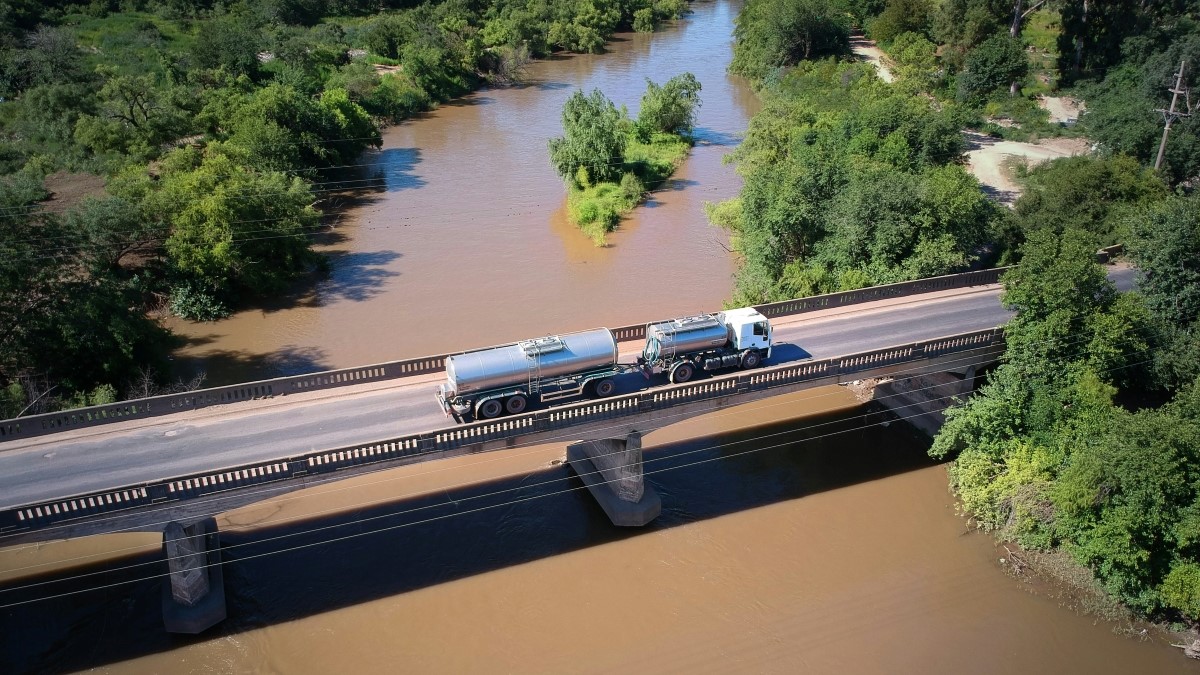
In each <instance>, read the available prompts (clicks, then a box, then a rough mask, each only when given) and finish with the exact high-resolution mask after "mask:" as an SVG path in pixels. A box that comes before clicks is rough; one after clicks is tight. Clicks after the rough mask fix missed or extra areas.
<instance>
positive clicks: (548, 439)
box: [0, 346, 990, 551]
mask: <svg viewBox="0 0 1200 675" xmlns="http://www.w3.org/2000/svg"><path fill="white" fill-rule="evenodd" d="M989 348H990V346H983V347H977V348H973V349H971V350H967V351H980V350H983V349H989ZM971 358H972V357H970V356H967V355H965V354H964V355H963V356H962V357H961V358H956V359H952V360H950V361H948V362H947V363H948V364H953V363H956V362H966V361H968V360H970V359H971ZM779 365H782V364H779ZM971 365H979V364H977V363H959V364H958V365H947V368H945V369H943V370H942V371H937V372H949V371H951V370H954V369H956V368H965V367H969V366H971ZM922 370H923V369H922V367H920V366H917V367H914V368H911V369H904V370H899V371H895V372H894V373H893V375H899V376H903V375H906V374H913V373H920V372H922ZM832 395H833V394H832V393H825V394H819V395H816V396H812V397H809V398H808V399H805V400H815V399H817V398H823V397H826V396H832ZM775 405H784V404H782V403H780V404H774V403H772V404H767V405H763V406H758V407H754V408H750V409H752V410H759V409H766V408H770V407H773V406H775ZM664 413H665V414H664V417H665V418H667V419H669V418H672V417H688V416H690V415H691V413H686V412H672V411H670V410H669V409H668V410H667V411H664ZM732 414H736V413H717V414H716V416H718V417H723V416H726V415H732ZM623 426H624V423H623V422H619V421H617V422H615V423H614V424H612V425H610V426H608V427H604V426H601V427H598V428H597V429H595V431H598V432H602V431H604V430H605V429H618V428H621V427H623ZM451 429H453V427H451ZM573 438H574V435H573V432H571V431H570V430H564V431H563V432H561V433H560V434H558V435H550V436H544V437H541V438H539V439H538V440H536V441H530V442H527V443H523V444H518V445H515V446H513V447H512V448H507V449H510V450H511V449H517V448H521V447H529V446H538V445H544V444H546V443H553V442H557V441H566V440H572V439H573ZM377 442H380V443H382V442H386V439H385V440H380V441H377ZM366 444H368V445H369V444H371V442H368V443H366ZM360 445H361V444H360ZM337 449H338V448H330V451H336V450H337ZM441 452H442V451H439V450H434V451H429V452H425V453H418V454H416V455H411V456H410V458H415V457H421V456H425V455H436V454H439V453H441ZM509 456H510V457H511V456H512V455H509ZM516 456H521V455H519V454H518V455H516ZM263 461H270V460H263ZM427 473H433V472H427ZM421 475H425V474H421ZM341 478H343V477H341V476H331V479H332V480H340V479H341ZM271 487H272V486H271V485H270V484H267V485H263V486H262V488H263V489H262V490H261V491H258V493H259V494H265V493H268V492H272V491H277V490H272V489H270V488H271ZM237 489H239V488H231V489H229V490H222V491H217V492H214V493H211V494H212V495H216V494H221V492H226V491H233V490H237ZM240 489H242V490H244V489H245V488H240ZM243 494H248V495H251V496H253V495H254V494H256V491H254V490H251V491H249V492H244V493H243ZM206 496H211V495H206ZM279 501H283V500H279ZM172 508H174V505H167V506H164V507H163V508H162V509H161V510H163V511H169V510H171V509H172ZM153 511H154V510H149V511H145V512H143V513H153ZM216 513H220V511H218V512H216ZM207 515H215V513H211V514H207ZM122 517H123V516H122V515H121V514H116V515H112V516H103V517H99V518H96V519H93V520H91V522H93V523H103V522H105V521H108V520H117V519H120V518H122ZM167 522H170V521H169V520H164V521H158V522H154V523H149V524H143V525H141V526H140V527H146V526H147V525H165V524H166V523H167ZM68 527H71V525H70V524H63V525H54V526H49V527H47V528H43V531H45V532H52V531H54V530H55V529H65V528H68ZM128 529H136V528H128ZM121 531H125V530H124V529H117V530H114V532H121ZM8 536H10V535H0V543H2V542H3V540H4V539H5V538H6V537H8ZM31 546H36V545H31ZM21 548H23V547H19V546H18V547H14V548H10V549H8V550H9V551H14V550H20V549H21Z"/></svg>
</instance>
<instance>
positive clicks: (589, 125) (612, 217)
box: [550, 73, 701, 246]
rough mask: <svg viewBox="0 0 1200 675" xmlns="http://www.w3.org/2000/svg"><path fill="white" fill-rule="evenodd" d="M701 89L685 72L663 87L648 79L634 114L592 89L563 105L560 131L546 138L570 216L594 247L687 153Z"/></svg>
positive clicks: (690, 143)
mask: <svg viewBox="0 0 1200 675" xmlns="http://www.w3.org/2000/svg"><path fill="white" fill-rule="evenodd" d="M700 88H701V85H700V82H699V81H697V80H696V77H695V76H694V75H692V74H691V73H684V74H682V75H676V76H675V77H673V78H671V79H670V80H668V81H667V82H666V84H664V85H661V86H660V85H658V84H656V83H654V82H653V81H650V80H649V79H647V81H646V93H645V94H643V95H642V100H641V106H640V110H639V112H638V116H637V119H636V120H635V119H630V117H629V113H628V111H626V110H625V109H624V107H622V109H621V110H618V109H617V107H616V105H615V104H613V102H612V101H610V100H609V99H608V98H607V97H606V96H605V95H604V93H603V92H601V91H600V90H598V89H597V90H594V91H592V93H591V94H587V95H585V94H584V93H583V92H582V91H578V92H575V94H573V95H572V96H571V98H569V99H567V102H566V103H565V104H564V105H563V113H562V121H563V132H564V135H563V136H561V137H559V138H553V139H551V140H550V162H551V164H553V165H554V170H555V171H557V172H558V174H559V176H561V177H562V178H563V180H564V181H566V184H567V211H568V214H569V215H570V218H571V221H572V222H573V223H575V224H576V225H578V226H579V227H580V229H582V230H583V231H584V232H585V233H586V234H587V235H588V236H589V237H591V238H592V241H594V242H595V243H596V245H597V246H600V245H603V244H604V242H605V235H606V234H607V233H609V232H612V231H613V230H614V229H616V227H617V224H618V223H619V222H620V219H621V215H622V214H624V213H626V212H628V211H630V210H631V209H633V207H635V206H637V205H638V203H640V202H641V201H642V200H643V199H644V198H645V196H646V192H647V191H648V190H652V189H654V188H656V187H658V186H659V185H661V184H662V183H663V181H665V180H666V179H667V178H669V177H670V175H671V174H672V173H674V171H675V169H677V168H678V167H679V164H680V163H681V162H682V161H683V160H684V158H686V157H687V153H688V150H689V149H691V147H692V138H691V131H692V127H693V126H694V124H695V119H696V110H697V109H698V108H699V107H700Z"/></svg>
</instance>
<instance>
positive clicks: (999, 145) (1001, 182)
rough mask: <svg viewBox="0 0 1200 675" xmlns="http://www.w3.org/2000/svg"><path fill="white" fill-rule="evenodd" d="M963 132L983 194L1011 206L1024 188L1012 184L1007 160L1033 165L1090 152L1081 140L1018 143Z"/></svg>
mask: <svg viewBox="0 0 1200 675" xmlns="http://www.w3.org/2000/svg"><path fill="white" fill-rule="evenodd" d="M963 133H964V135H965V136H966V137H967V148H968V150H967V163H968V170H969V171H970V172H971V174H972V175H974V176H975V178H977V179H978V180H979V183H980V185H981V186H982V187H983V192H984V194H986V195H987V196H988V197H989V198H991V199H993V200H995V201H997V202H999V203H1001V204H1004V205H1005V206H1010V207H1011V206H1012V205H1013V202H1015V201H1016V200H1017V198H1018V197H1020V196H1021V186H1019V185H1017V184H1016V183H1015V182H1013V180H1012V178H1011V177H1010V176H1009V174H1008V171H1006V170H1005V168H1004V166H1003V163H1004V160H1005V159H1006V158H1008V157H1014V156H1015V157H1025V158H1026V159H1027V160H1028V161H1029V163H1030V164H1037V163H1039V162H1044V161H1046V160H1048V159H1055V158H1057V157H1070V156H1072V155H1082V154H1084V153H1086V152H1087V151H1088V142H1087V140H1085V139H1082V138H1047V139H1045V140H1042V141H1038V142H1037V143H1018V142H1016V141H1004V140H1000V139H998V138H992V137H991V136H988V135H986V134H981V133H977V132H974V131H966V132H963Z"/></svg>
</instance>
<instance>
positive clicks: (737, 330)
mask: <svg viewBox="0 0 1200 675" xmlns="http://www.w3.org/2000/svg"><path fill="white" fill-rule="evenodd" d="M771 345H772V341H771V323H770V321H768V320H767V318H766V317H765V316H763V315H762V314H760V313H759V312H758V311H757V310H755V309H754V308H753V307H747V308H743V309H733V310H728V311H725V312H718V313H716V314H701V315H699V316H689V317H683V318H679V319H671V320H670V321H663V322H659V323H651V324H649V325H647V326H646V344H645V347H644V348H643V349H642V355H641V356H640V357H639V358H638V360H637V364H626V365H622V364H619V363H617V340H616V338H615V337H613V334H612V331H610V330H608V329H607V328H596V329H594V330H587V331H581V332H578V333H567V334H564V335H551V336H548V337H543V338H537V339H535V340H525V341H522V342H518V343H516V344H513V345H505V346H502V347H493V348H490V349H481V350H478V351H473V352H465V353H463V354H456V355H454V356H450V357H447V358H446V382H445V383H444V384H442V385H441V386H440V387H438V391H437V399H438V403H439V404H440V405H441V406H442V410H443V411H444V412H445V413H446V414H447V415H453V416H454V417H455V419H457V420H458V421H460V422H461V421H464V417H465V416H466V415H473V416H474V418H475V419H477V420H481V419H491V418H493V417H498V416H500V415H501V414H503V413H508V414H512V415H516V414H518V413H521V412H524V411H525V409H526V408H528V407H529V405H530V404H531V403H534V402H542V403H548V402H552V401H558V400H562V399H568V398H574V397H578V396H582V395H584V394H591V395H594V396H595V397H597V398H604V397H606V396H611V395H613V394H614V393H616V390H617V384H616V382H615V381H614V380H613V378H614V377H615V376H617V375H620V374H622V373H626V372H631V371H641V372H642V373H643V374H644V375H645V376H646V377H647V378H649V377H650V376H651V375H654V374H658V373H667V375H668V379H669V380H670V381H671V382H673V383H676V384H678V383H682V382H687V381H688V380H690V379H692V377H693V376H694V375H695V373H696V371H698V370H720V369H723V368H733V367H740V368H756V367H758V366H759V365H760V364H762V362H763V361H765V360H766V359H767V358H770V356H771Z"/></svg>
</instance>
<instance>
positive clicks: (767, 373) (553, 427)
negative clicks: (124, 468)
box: [0, 328, 1004, 545]
mask: <svg viewBox="0 0 1200 675" xmlns="http://www.w3.org/2000/svg"><path fill="white" fill-rule="evenodd" d="M1003 351H1004V342H1003V335H1002V332H1001V330H1000V329H999V328H993V329H987V330H982V331H975V332H970V333H963V334H959V335H952V336H947V337H943V338H937V339H932V340H924V341H921V342H916V343H911V344H905V345H897V346H893V347H887V348H884V349H876V350H871V351H868V352H862V353H858V354H850V355H845V356H838V357H833V358H828V359H822V360H810V361H804V362H791V363H785V364H781V365H777V366H772V367H768V368H763V369H758V370H752V371H742V372H739V373H734V374H730V375H725V376H721V377H714V378H711V379H705V380H701V381H698V382H691V383H686V384H679V385H673V386H669V387H659V388H654V389H649V390H645V391H640V392H636V393H631V394H627V395H624V396H616V397H613V398H608V399H603V400H597V401H586V402H581V403H575V404H571V405H564V406H560V407H555V408H551V409H548V410H540V411H536V412H531V413H526V414H523V415H516V416H512V417H506V418H500V419H497V420H489V421H483V422H475V423H471V424H465V425H461V426H458V427H453V428H449V429H442V430H438V431H431V432H425V433H419V434H412V435H408V436H401V437H395V438H387V439H381V440H376V441H372V442H367V443H360V444H355V445H351V446H346V447H341V448H335V449H329V450H320V451H315V452H310V453H306V454H304V455H300V456H293V457H287V458H282V459H275V460H271V461H265V462H257V463H253V464H244V465H239V466H233V467H227V468H222V469H218V470H212V471H207V472H204V473H198V474H191V475H186V476H177V477H172V478H167V479H163V480H157V481H151V482H145V483H139V484H136V485H129V486H124V487H121V488H113V489H109V490H104V491H101V492H93V493H88V494H82V495H74V496H70V497H65V498H59V499H55V500H54V501H52V502H45V503H39V504H27V505H22V506H19V507H16V508H10V509H7V510H5V511H0V538H2V542H3V543H4V544H6V545H7V544H16V543H27V542H34V541H47V540H52V539H64V538H70V537H78V536H87V535H94V534H102V533H109V532H117V531H130V530H144V531H162V530H163V529H164V528H165V526H166V524H167V523H168V522H170V521H182V522H187V521H191V520H200V519H203V518H205V517H208V516H211V515H213V514H215V513H221V512H223V511H227V510H231V509H234V508H238V507H242V506H245V505H247V504H251V503H254V502H259V501H263V500H265V499H270V498H272V497H276V496H278V495H281V494H285V493H288V492H292V491H295V490H300V489H304V488H307V487H312V486H315V485H321V484H325V483H328V482H331V481H336V480H341V479H343V478H349V477H351V476H357V475H361V474H365V473H370V472H374V471H380V470H384V469H389V468H393V467H397V466H401V465H405V464H412V463H416V462H426V461H431V460H436V459H442V458H446V457H452V456H456V455H463V454H470V453H478V452H487V451H491V450H498V449H504V448H511V447H515V446H519V445H530V444H536V443H550V442H563V443H568V442H574V441H586V440H595V439H610V438H623V437H625V436H627V435H629V434H631V433H641V434H645V433H647V432H650V431H653V430H655V429H659V428H662V427H664V426H668V425H670V424H673V423H675V422H677V421H680V420H683V419H686V418H688V417H691V416H694V415H700V414H704V413H709V412H714V411H718V410H723V409H726V408H730V407H733V406H738V405H742V404H746V403H751V402H754V401H758V400H761V399H765V398H769V397H773V396H778V395H781V394H788V393H792V392H796V391H800V390H804V389H811V388H815V387H824V386H831V385H839V384H845V383H847V382H851V381H855V380H863V379H871V378H884V377H894V378H906V377H913V376H918V375H922V374H927V373H934V372H965V371H967V370H968V369H970V368H971V367H978V366H982V365H985V364H988V363H992V362H994V361H996V360H998V359H999V357H1000V356H1001V355H1002V354H1003Z"/></svg>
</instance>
